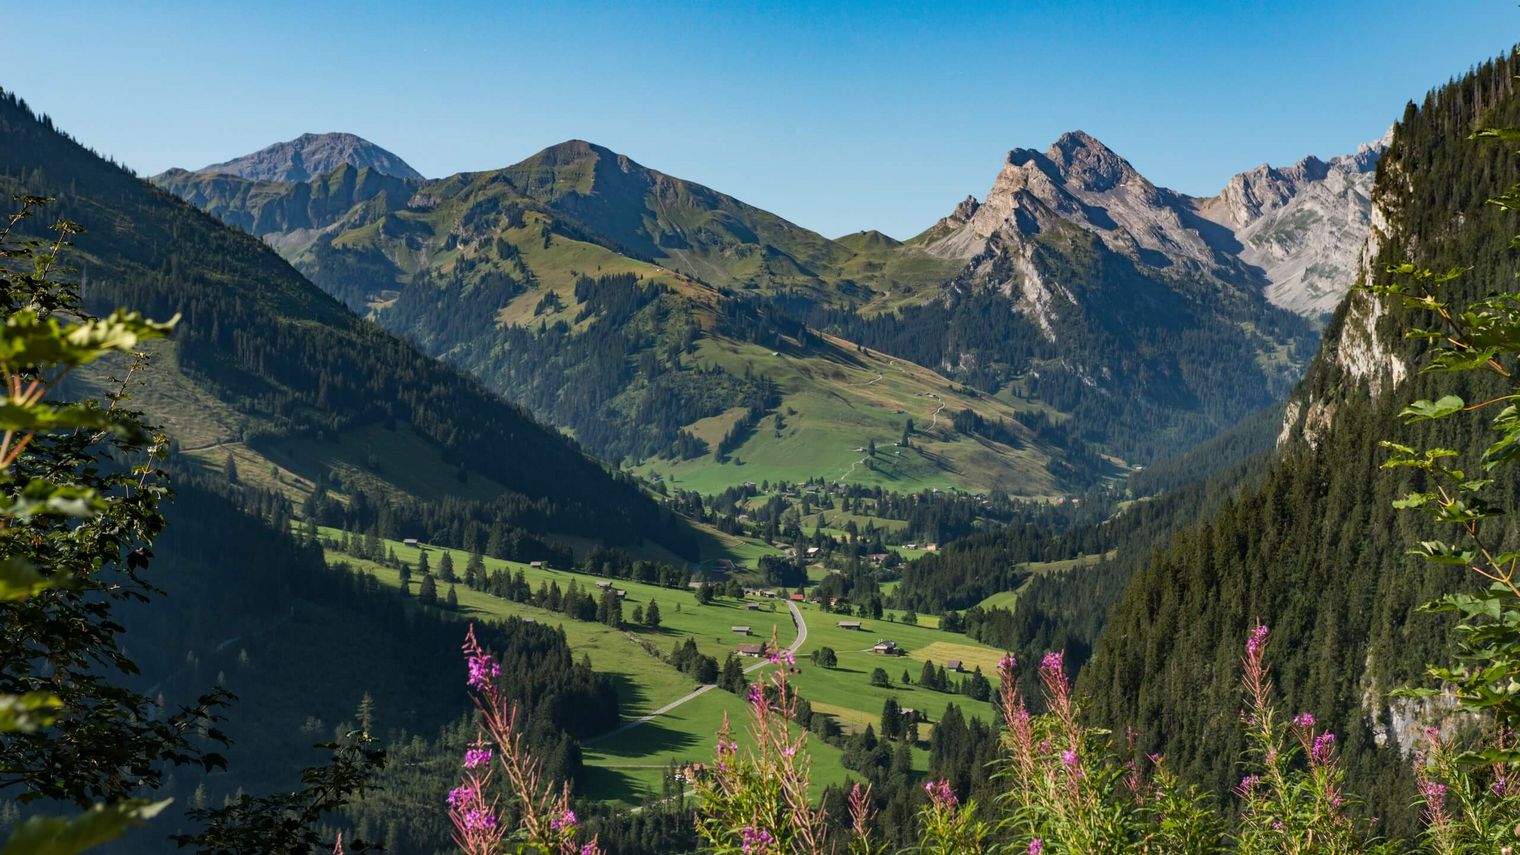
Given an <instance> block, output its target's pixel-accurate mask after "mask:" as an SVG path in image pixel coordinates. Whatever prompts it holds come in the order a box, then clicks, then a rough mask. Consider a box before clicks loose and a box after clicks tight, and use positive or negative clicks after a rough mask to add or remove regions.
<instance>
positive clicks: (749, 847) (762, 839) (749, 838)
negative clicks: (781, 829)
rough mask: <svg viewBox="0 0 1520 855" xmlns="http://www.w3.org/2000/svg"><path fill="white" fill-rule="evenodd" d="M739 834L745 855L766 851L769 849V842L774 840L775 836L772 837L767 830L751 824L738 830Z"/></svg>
mask: <svg viewBox="0 0 1520 855" xmlns="http://www.w3.org/2000/svg"><path fill="white" fill-rule="evenodd" d="M739 835H740V837H742V838H743V842H744V851H745V853H746V855H755V853H760V852H766V851H768V850H769V849H770V847H771V844H773V843H775V842H776V838H774V837H772V836H771V833H770V832H769V831H766V830H765V829H763V828H755V827H754V826H751V825H746V826H745V827H744V829H743V830H742V831H740V832H739Z"/></svg>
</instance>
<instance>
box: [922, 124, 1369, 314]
mask: <svg viewBox="0 0 1520 855" xmlns="http://www.w3.org/2000/svg"><path fill="white" fill-rule="evenodd" d="M1385 147H1386V141H1379V142H1378V143H1373V144H1370V145H1364V146H1362V148H1361V149H1360V150H1358V152H1357V153H1356V154H1353V155H1346V156H1342V157H1337V158H1334V159H1332V160H1330V161H1329V162H1325V161H1321V160H1319V159H1317V158H1313V157H1309V158H1305V159H1304V160H1302V161H1299V162H1298V163H1297V164H1295V165H1293V166H1291V167H1286V168H1273V167H1271V166H1266V165H1263V166H1260V167H1257V168H1256V169H1253V170H1251V171H1249V172H1245V173H1241V174H1240V175H1237V176H1235V177H1234V178H1232V179H1231V180H1230V182H1229V184H1228V185H1227V186H1226V187H1225V189H1224V190H1223V191H1222V192H1221V193H1220V194H1219V195H1217V196H1214V197H1212V198H1207V199H1200V198H1196V197H1192V196H1188V195H1186V194H1183V193H1178V192H1176V191H1173V190H1168V189H1167V188H1164V187H1158V186H1156V185H1155V184H1153V183H1151V182H1150V181H1149V180H1147V179H1146V178H1145V176H1143V175H1141V174H1140V173H1139V172H1138V171H1136V170H1135V168H1134V167H1133V166H1131V165H1130V163H1129V162H1128V161H1126V160H1125V159H1124V158H1122V157H1120V156H1119V155H1118V154H1116V153H1115V152H1114V151H1113V150H1112V149H1110V148H1108V147H1107V146H1105V145H1104V144H1103V143H1101V142H1099V141H1098V140H1096V139H1094V138H1093V137H1091V136H1089V135H1088V134H1086V133H1083V132H1081V131H1072V132H1070V133H1066V134H1063V135H1062V136H1061V138H1060V139H1059V140H1057V141H1056V142H1055V144H1054V145H1052V146H1051V147H1050V148H1049V149H1047V150H1046V151H1044V152H1040V151H1035V150H1033V149H1014V150H1013V151H1011V152H1009V153H1008V156H1007V158H1006V159H1005V161H1004V163H1003V168H1002V169H1001V171H1000V172H999V173H998V176H997V179H996V181H994V182H993V185H992V189H991V190H990V191H989V192H988V194H987V197H986V199H985V201H982V202H980V203H978V202H977V201H976V200H975V199H974V198H968V199H967V200H966V201H964V202H962V203H961V204H960V205H959V206H957V207H956V209H955V211H954V213H952V214H951V215H950V216H948V217H945V218H944V219H942V220H940V221H939V222H938V223H936V224H935V226H934V227H933V228H932V229H930V230H929V231H928V232H925V234H924V235H922V236H921V237H920V241H921V243H922V245H923V246H924V247H925V248H926V249H928V250H929V251H930V252H932V253H934V254H936V255H940V256H942V257H947V258H958V259H963V260H965V261H966V262H968V264H969V265H970V266H971V268H973V270H972V272H973V275H975V270H974V268H976V267H977V266H978V265H980V266H983V267H985V266H986V262H987V260H988V259H989V258H991V257H992V256H995V255H1003V256H1005V257H1009V258H1011V259H1013V260H1014V263H1013V267H1015V268H1017V267H1020V266H1022V265H1021V264H1020V263H1019V261H1018V259H1021V258H1027V257H1028V255H1029V253H1030V244H1031V243H1032V242H1035V241H1037V240H1039V239H1041V236H1047V237H1048V236H1053V235H1057V234H1060V233H1061V232H1062V231H1063V230H1070V229H1072V228H1075V229H1078V230H1080V231H1081V232H1085V233H1087V234H1089V235H1091V236H1093V237H1095V238H1096V239H1097V240H1098V241H1100V242H1101V243H1102V245H1103V246H1104V247H1106V248H1107V249H1108V250H1110V251H1112V252H1115V253H1118V254H1120V255H1123V256H1126V257H1128V258H1130V259H1132V260H1133V261H1134V262H1135V263H1136V265H1137V266H1138V267H1140V268H1142V269H1145V270H1149V271H1151V272H1153V273H1154V274H1155V275H1157V276H1159V277H1162V278H1165V279H1169V280H1174V281H1181V280H1194V281H1198V280H1204V281H1212V282H1215V283H1228V284H1230V285H1235V286H1241V287H1246V288H1257V289H1260V290H1261V291H1262V292H1263V293H1264V294H1265V296H1266V297H1267V299H1268V300H1269V301H1271V302H1272V303H1273V304H1275V305H1277V306H1280V307H1282V308H1286V309H1289V310H1290V311H1293V312H1296V313H1298V314H1301V315H1305V316H1308V317H1319V316H1321V315H1323V314H1325V313H1328V312H1329V311H1330V310H1332V309H1333V308H1334V307H1335V305H1336V303H1337V302H1338V301H1339V300H1340V298H1341V297H1342V296H1343V295H1344V294H1345V293H1346V290H1347V289H1348V288H1349V287H1350V286H1351V284H1352V283H1353V281H1354V279H1355V277H1356V273H1357V261H1358V257H1359V253H1360V251H1361V248H1362V244H1363V242H1364V241H1365V239H1366V236H1367V230H1368V222H1369V216H1370V211H1371V203H1370V190H1371V185H1372V178H1373V173H1374V172H1375V170H1376V166H1377V161H1378V157H1379V156H1380V155H1381V153H1382V151H1383V149H1384V148H1385ZM1005 267H1006V266H1005ZM1053 285H1054V287H1056V288H1057V289H1058V290H1059V285H1060V283H1053ZM1051 287H1052V284H1049V283H1048V284H1046V285H1045V286H1043V287H1041V288H1039V289H1036V290H1040V291H1049V290H1050V288H1051ZM1031 299H1033V298H1031ZM1034 302H1039V301H1038V300H1035V301H1034Z"/></svg>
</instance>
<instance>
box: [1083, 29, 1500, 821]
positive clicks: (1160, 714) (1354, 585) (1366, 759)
mask: <svg viewBox="0 0 1520 855" xmlns="http://www.w3.org/2000/svg"><path fill="white" fill-rule="evenodd" d="M1517 71H1520V64H1517V61H1516V60H1515V59H1514V58H1512V57H1511V58H1506V59H1502V60H1498V61H1495V62H1491V63H1488V64H1486V65H1484V66H1482V67H1481V68H1478V69H1476V70H1474V71H1473V72H1471V73H1470V74H1468V75H1466V76H1464V77H1463V78H1461V79H1460V80H1457V81H1454V82H1452V83H1451V84H1449V85H1447V86H1444V87H1442V88H1440V89H1437V90H1435V91H1433V92H1431V93H1430V94H1429V95H1428V96H1427V97H1426V98H1425V100H1424V101H1423V102H1422V103H1421V104H1419V105H1415V104H1410V105H1409V108H1408V109H1407V110H1406V111H1405V114H1404V116H1403V118H1402V120H1401V121H1400V122H1399V124H1398V127H1397V129H1396V131H1395V134H1394V139H1393V144H1392V147H1391V149H1390V150H1389V152H1388V154H1387V155H1386V157H1385V160H1384V161H1383V164H1382V165H1381V167H1380V170H1379V175H1378V179H1377V184H1376V190H1375V196H1374V204H1375V211H1374V216H1373V222H1374V238H1373V241H1372V243H1371V245H1370V248H1369V251H1368V255H1367V257H1366V260H1365V262H1364V264H1365V269H1364V275H1365V276H1367V277H1369V278H1370V279H1372V280H1373V281H1379V280H1381V278H1382V277H1383V276H1384V275H1385V274H1384V271H1385V270H1386V268H1387V267H1388V266H1389V265H1390V264H1396V263H1401V262H1404V261H1412V262H1414V263H1416V264H1419V265H1422V266H1429V267H1431V268H1434V269H1437V270H1444V269H1447V268H1450V267H1468V266H1470V267H1471V268H1472V270H1471V272H1470V274H1468V275H1466V276H1464V277H1462V278H1460V279H1458V280H1456V281H1455V282H1454V283H1452V285H1451V286H1450V287H1451V291H1452V293H1451V294H1450V297H1451V299H1452V300H1453V302H1454V303H1456V304H1458V305H1461V304H1463V303H1464V302H1465V301H1471V300H1474V299H1477V298H1479V297H1482V296H1485V295H1488V294H1490V293H1493V292H1494V291H1496V290H1507V289H1512V286H1513V280H1514V274H1515V272H1516V269H1517V260H1516V253H1515V251H1514V249H1513V248H1512V245H1511V238H1512V237H1513V235H1514V234H1515V233H1516V231H1517V223H1516V222H1515V221H1514V216H1513V214H1511V213H1508V212H1504V211H1501V210H1499V209H1497V208H1495V207H1493V206H1490V205H1488V204H1487V201H1488V200H1489V199H1490V198H1492V197H1494V196H1497V195H1500V194H1502V193H1504V192H1505V191H1507V190H1508V189H1509V188H1510V186H1511V185H1513V184H1514V183H1515V182H1516V180H1517V179H1520V169H1517V166H1516V161H1515V158H1514V156H1513V153H1512V152H1511V151H1510V150H1508V149H1507V148H1504V147H1500V146H1497V145H1494V144H1492V143H1485V142H1482V141H1475V140H1471V139H1469V136H1470V135H1471V134H1472V133H1473V132H1475V131H1477V130H1479V129H1481V128H1486V127H1515V126H1517V125H1520V95H1517V92H1516V89H1515V86H1514V83H1513V80H1514V75H1515V74H1516V72H1517ZM1419 320H1423V319H1418V318H1415V317H1414V316H1413V314H1412V313H1411V312H1408V311H1406V310H1402V309H1398V308H1393V307H1391V304H1387V303H1381V302H1378V300H1377V298H1374V297H1372V296H1370V295H1368V294H1365V293H1354V294H1353V295H1351V297H1349V298H1348V299H1347V300H1346V301H1345V302H1344V303H1343V304H1342V305H1341V307H1340V309H1339V310H1338V311H1337V313H1336V315H1335V316H1334V318H1333V320H1332V321H1331V323H1330V326H1329V329H1328V330H1327V334H1326V335H1327V337H1326V342H1325V345H1324V347H1323V348H1322V350H1321V352H1320V355H1319V357H1318V358H1317V359H1316V361H1315V363H1314V365H1313V367H1312V368H1311V369H1310V371H1309V373H1308V376H1307V378H1306V379H1305V380H1304V381H1303V383H1302V384H1301V385H1300V387H1299V389H1298V391H1297V392H1296V393H1295V395H1294V397H1293V399H1292V400H1291V401H1290V403H1289V406H1288V417H1287V428H1286V430H1285V432H1284V436H1285V441H1284V443H1283V445H1282V446H1281V448H1280V450H1279V452H1278V455H1277V458H1276V459H1275V460H1274V461H1273V464H1272V466H1271V469H1270V471H1269V472H1268V473H1267V474H1266V476H1265V478H1264V479H1263V480H1262V481H1261V483H1260V485H1259V486H1256V487H1253V488H1251V489H1248V490H1246V491H1245V492H1244V493H1242V494H1241V495H1240V496H1239V497H1238V498H1236V499H1235V500H1233V501H1231V502H1229V503H1228V504H1226V505H1225V507H1224V508H1223V509H1221V510H1220V512H1219V513H1218V514H1216V515H1214V516H1213V517H1212V518H1210V519H1209V520H1208V521H1206V522H1205V523H1203V524H1201V525H1199V526H1197V527H1195V528H1193V529H1191V530H1189V531H1187V532H1185V533H1184V534H1182V535H1181V536H1179V537H1177V538H1176V539H1175V540H1174V541H1173V542H1172V544H1171V545H1170V546H1169V547H1168V548H1167V549H1166V550H1165V551H1164V552H1161V553H1160V554H1158V555H1157V556H1156V557H1155V559H1154V560H1153V561H1151V562H1150V564H1149V566H1148V567H1146V568H1145V570H1144V571H1143V572H1142V573H1140V575H1139V576H1137V577H1136V578H1135V579H1134V581H1133V582H1132V583H1131V584H1130V585H1129V587H1128V589H1127V590H1126V591H1125V593H1124V596H1123V599H1122V602H1120V604H1119V605H1118V606H1117V608H1116V609H1115V611H1114V612H1113V614H1112V616H1111V618H1110V621H1109V624H1108V626H1107V628H1106V629H1105V631H1104V634H1103V636H1102V638H1101V640H1100V643H1099V645H1098V648H1097V651H1096V653H1095V655H1094V657H1093V660H1092V662H1091V664H1090V665H1089V666H1088V668H1087V669H1086V671H1085V672H1084V674H1083V677H1082V681H1081V684H1082V687H1083V688H1084V689H1085V690H1086V692H1087V693H1088V694H1089V696H1090V697H1091V699H1092V708H1091V709H1092V712H1093V713H1094V714H1095V715H1096V716H1098V718H1099V719H1100V720H1102V721H1104V722H1108V723H1112V724H1114V725H1116V726H1120V727H1123V726H1133V727H1135V728H1136V729H1137V732H1138V747H1139V748H1140V749H1142V750H1144V751H1159V752H1163V753H1165V755H1166V756H1167V758H1168V760H1169V763H1170V765H1171V766H1172V767H1173V768H1174V769H1176V770H1178V771H1181V772H1183V773H1184V774H1185V775H1186V776H1188V777H1190V778H1193V779H1196V780H1201V781H1204V782H1206V783H1207V784H1209V785H1211V786H1212V787H1213V788H1215V789H1218V790H1222V789H1224V788H1227V787H1228V786H1230V785H1232V784H1233V779H1238V777H1239V772H1238V770H1237V769H1236V767H1235V762H1236V758H1238V757H1239V756H1240V755H1241V751H1242V749H1243V748H1244V747H1245V746H1244V739H1245V736H1244V734H1243V733H1242V731H1241V728H1240V727H1239V726H1238V711H1239V709H1240V699H1239V691H1238V679H1239V673H1240V671H1239V668H1240V666H1239V656H1240V654H1239V649H1240V640H1241V639H1242V638H1244V637H1245V636H1246V634H1247V631H1248V629H1249V627H1250V626H1251V625H1252V622H1253V621H1254V620H1256V619H1260V620H1261V621H1263V622H1265V623H1267V624H1269V625H1271V627H1272V632H1273V634H1274V636H1281V637H1284V638H1288V639H1292V641H1291V643H1290V644H1287V645H1283V646H1281V647H1280V648H1278V649H1277V651H1276V653H1275V659H1276V666H1275V667H1276V678H1277V680H1276V683H1277V686H1278V688H1279V690H1280V691H1281V692H1283V693H1285V695H1286V697H1287V699H1288V707H1289V708H1290V709H1291V710H1301V709H1302V710H1312V711H1314V713H1315V714H1316V715H1317V716H1319V718H1320V721H1323V722H1326V723H1328V726H1329V727H1331V728H1332V729H1334V730H1335V731H1336V732H1338V733H1341V734H1343V735H1344V736H1343V737H1342V742H1341V743H1340V744H1341V749H1342V750H1343V751H1344V754H1345V757H1346V759H1347V762H1348V765H1349V769H1350V780H1351V782H1352V786H1353V787H1355V788H1357V789H1359V790H1360V791H1361V792H1362V793H1365V794H1366V795H1368V796H1369V797H1370V798H1371V799H1372V804H1371V806H1370V811H1371V812H1372V813H1373V814H1375V815H1378V816H1381V817H1383V818H1385V819H1386V821H1387V823H1388V826H1387V827H1388V829H1389V830H1390V831H1393V832H1396V833H1399V834H1409V833H1411V832H1412V831H1413V829H1414V828H1415V823H1416V816H1415V814H1416V811H1415V810H1412V809H1411V808H1410V807H1409V805H1411V804H1414V803H1415V798H1416V794H1415V789H1414V782H1413V780H1412V777H1411V776H1410V775H1409V772H1408V765H1407V763H1406V760H1405V755H1404V752H1407V751H1409V750H1410V749H1411V747H1412V746H1413V744H1414V740H1415V738H1416V736H1417V734H1416V733H1414V732H1412V730H1414V729H1416V728H1417V727H1418V726H1419V723H1420V722H1421V721H1422V719H1423V717H1424V716H1420V715H1415V713H1417V712H1418V713H1424V714H1425V715H1426V716H1428V715H1429V714H1430V713H1431V712H1432V710H1431V709H1429V708H1425V709H1420V708H1418V707H1414V706H1411V704H1413V703H1414V702H1411V701H1404V700H1396V699H1391V698H1390V696H1389V693H1390V692H1391V691H1392V690H1393V689H1395V688H1397V687H1399V686H1400V685H1404V684H1406V683H1408V682H1410V681H1411V680H1413V679H1415V678H1416V677H1417V675H1419V674H1420V673H1421V672H1422V671H1423V668H1424V665H1425V663H1427V662H1431V661H1443V658H1444V650H1445V647H1446V645H1447V638H1448V633H1449V630H1450V624H1449V621H1446V620H1443V619H1440V618H1438V617H1436V616H1432V615H1429V614H1422V613H1418V612H1417V611H1416V607H1417V606H1419V605H1420V604H1422V603H1424V602H1426V601H1428V600H1431V599H1432V598H1434V597H1435V596H1436V595H1437V594H1439V593H1441V592H1442V591H1446V590H1450V589H1451V588H1453V586H1457V585H1463V584H1471V582H1470V581H1469V580H1468V579H1467V578H1466V577H1465V576H1464V575H1463V574H1462V573H1461V571H1460V570H1458V569H1455V568H1454V569H1452V570H1450V571H1442V570H1438V569H1430V568H1427V567H1426V566H1423V565H1421V564H1420V563H1419V562H1418V561H1417V559H1414V558H1411V557H1408V556H1407V555H1406V554H1405V553H1406V549H1407V548H1408V545H1409V544H1410V543H1412V542H1416V541H1419V540H1422V539H1429V537H1430V534H1431V530H1430V529H1429V528H1428V526H1427V525H1425V524H1422V523H1421V521H1420V520H1419V519H1418V518H1414V517H1408V516H1405V515H1401V514H1400V513H1398V512H1397V511H1395V510H1394V509H1393V507H1392V506H1391V502H1392V500H1393V499H1395V498H1398V497H1400V496H1402V495H1403V493H1404V492H1406V491H1407V489H1408V488H1409V485H1410V481H1409V479H1408V477H1407V476H1404V477H1401V476H1399V475H1397V474H1396V473H1392V472H1388V471H1382V470H1381V469H1380V465H1381V463H1382V462H1383V460H1384V459H1385V458H1386V451H1384V450H1383V449H1380V448H1379V447H1378V442H1379V440H1383V439H1390V440H1394V441H1396V442H1399V443H1403V444H1407V445H1413V446H1420V445H1422V444H1423V445H1426V446H1429V445H1441V446H1448V447H1451V448H1457V449H1474V448H1481V447H1483V446H1484V445H1486V443H1487V439H1486V438H1485V434H1486V431H1484V430H1482V429H1481V425H1480V424H1479V423H1478V422H1477V421H1467V420H1463V421H1436V422H1426V423H1423V424H1422V425H1412V426H1401V425H1400V423H1399V421H1398V419H1397V418H1396V415H1397V414H1398V413H1399V411H1400V410H1401V409H1402V408H1403V407H1405V406H1406V405H1408V404H1409V403H1410V402H1412V401H1414V400H1415V399H1418V398H1437V397H1440V396H1442V395H1445V394H1457V395H1461V396H1464V397H1465V398H1466V399H1467V400H1484V399H1486V398H1488V397H1490V396H1489V395H1487V394H1485V393H1486V392H1490V391H1492V389H1491V388H1490V387H1489V381H1487V380H1485V379H1483V378H1481V377H1480V378H1476V379H1475V378H1474V377H1472V376H1468V375H1449V374H1441V375H1429V374H1419V373H1413V372H1412V371H1411V369H1410V366H1412V365H1414V364H1416V359H1417V357H1418V356H1419V354H1420V352H1421V348H1422V346H1423V344H1422V342H1421V341H1420V340H1411V339H1406V337H1405V335H1404V333H1405V332H1406V331H1407V330H1409V329H1410V328H1411V327H1412V324H1414V323H1416V322H1417V321H1419ZM1401 471H1407V470H1401ZM1496 486H1497V487H1498V489H1499V492H1500V494H1501V496H1500V498H1501V500H1502V501H1501V505H1502V506H1507V507H1513V506H1514V502H1515V500H1516V498H1517V495H1516V494H1517V492H1520V485H1516V484H1515V483H1514V482H1513V481H1510V482H1505V483H1503V484H1501V485H1496ZM1495 525H1498V526H1499V528H1498V529H1496V530H1495V536H1496V537H1499V536H1502V538H1503V539H1504V540H1505V541H1509V540H1511V539H1512V538H1513V537H1514V536H1515V534H1516V523H1515V522H1514V521H1513V520H1511V521H1510V522H1509V523H1507V524H1502V523H1495Z"/></svg>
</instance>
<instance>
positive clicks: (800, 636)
mask: <svg viewBox="0 0 1520 855" xmlns="http://www.w3.org/2000/svg"><path fill="white" fill-rule="evenodd" d="M786 607H787V608H789V609H791V611H792V623H793V624H795V625H796V629H797V637H796V638H795V639H794V640H793V641H792V643H791V644H790V645H788V646H787V648H786V650H787V652H788V653H791V654H792V655H794V656H795V655H796V654H797V651H798V650H799V649H801V648H802V644H803V642H805V641H807V635H808V628H807V621H806V620H803V618H802V609H799V608H797V604H796V603H794V602H792V601H791V600H787V601H786ZM769 664H771V663H770V662H769V661H768V660H765V659H761V660H760V661H759V662H756V663H754V664H753V665H750V666H749V667H747V668H745V669H744V673H746V674H748V673H750V672H752V671H758V670H759V669H761V668H764V667H765V666H767V665H769ZM716 688H718V687H717V686H716V685H714V684H712V683H708V684H707V685H705V686H698V687H697V688H695V689H693V690H692V691H690V692H687V693H686V694H684V695H682V696H681V697H679V698H676V699H675V700H673V701H671V702H670V703H668V704H666V705H665V706H663V707H660V708H659V709H657V710H655V711H654V712H652V713H650V714H648V715H645V716H640V717H639V718H636V719H634V720H633V721H630V722H628V723H627V724H624V725H622V726H620V727H616V728H613V729H612V730H609V731H607V732H606V733H604V734H602V735H601V736H596V737H593V738H591V739H588V740H586V741H585V742H582V743H581V744H582V745H595V744H596V743H598V742H601V741H602V740H604V739H611V738H612V737H614V736H617V735H619V734H621V733H626V732H627V731H630V730H632V729H634V728H635V727H638V726H639V725H641V724H644V723H646V722H650V721H653V720H655V719H657V718H659V717H660V716H662V715H665V714H666V713H668V712H670V711H671V710H673V709H675V708H676V707H679V706H681V705H682V704H684V703H686V702H688V701H691V700H694V699H696V698H699V697H701V696H703V695H705V694H707V693H708V692H710V691H712V690H713V689H716Z"/></svg>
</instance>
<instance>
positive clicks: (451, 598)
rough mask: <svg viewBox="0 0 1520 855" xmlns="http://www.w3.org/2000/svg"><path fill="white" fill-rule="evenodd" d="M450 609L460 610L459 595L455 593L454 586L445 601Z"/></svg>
mask: <svg viewBox="0 0 1520 855" xmlns="http://www.w3.org/2000/svg"><path fill="white" fill-rule="evenodd" d="M444 602H445V603H446V604H447V605H448V607H449V608H450V609H452V610H454V611H458V610H459V594H458V593H456V592H455V591H454V586H453V585H450V586H449V595H448V597H447V598H446V599H445V600H444Z"/></svg>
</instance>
